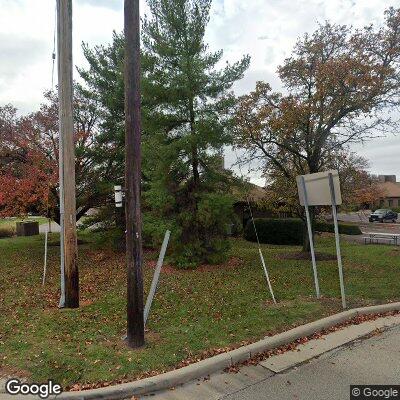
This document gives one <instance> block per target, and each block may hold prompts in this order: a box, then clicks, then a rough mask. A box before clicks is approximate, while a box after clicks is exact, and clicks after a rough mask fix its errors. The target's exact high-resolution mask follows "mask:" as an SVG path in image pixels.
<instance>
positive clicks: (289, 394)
mask: <svg viewBox="0 0 400 400" xmlns="http://www.w3.org/2000/svg"><path fill="white" fill-rule="evenodd" d="M362 384H364V385H369V384H376V385H378V384H379V385H389V384H397V385H399V384H400V327H399V326H397V327H396V328H393V329H391V330H389V331H386V332H384V333H382V334H380V335H377V336H373V337H372V338H370V339H364V340H361V341H358V342H355V343H352V344H351V345H349V346H346V347H344V348H340V349H338V350H334V351H331V352H329V353H326V354H324V355H322V356H321V357H319V358H318V359H314V360H312V361H311V362H309V363H307V364H303V365H301V366H300V367H297V368H296V369H292V370H290V371H289V372H286V373H283V374H277V375H273V376H270V377H267V379H265V380H263V381H261V382H258V383H256V384H254V385H251V386H249V387H246V388H244V389H242V390H239V391H237V392H235V393H233V394H229V395H226V396H224V397H222V398H223V399H224V400H290V399H295V400H313V399H315V400H338V399H349V398H350V385H362Z"/></svg>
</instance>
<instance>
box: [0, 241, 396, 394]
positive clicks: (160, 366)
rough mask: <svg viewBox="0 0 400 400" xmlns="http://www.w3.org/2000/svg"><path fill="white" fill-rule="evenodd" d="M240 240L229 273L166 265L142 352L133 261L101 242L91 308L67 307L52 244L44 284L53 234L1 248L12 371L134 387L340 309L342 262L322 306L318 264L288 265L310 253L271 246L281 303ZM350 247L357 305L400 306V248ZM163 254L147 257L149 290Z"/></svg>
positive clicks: (252, 249) (91, 267)
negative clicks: (130, 303)
mask: <svg viewBox="0 0 400 400" xmlns="http://www.w3.org/2000/svg"><path fill="white" fill-rule="evenodd" d="M92 237H93V236H92ZM53 238H54V240H55V239H56V237H55V236H54V235H53ZM84 238H85V239H87V240H90V237H89V236H86V235H85V237H84ZM232 242H233V243H232V252H231V257H232V258H231V260H230V262H228V263H227V264H226V265H224V266H215V267H211V266H208V267H207V266H205V267H202V268H200V269H198V270H196V271H176V270H174V269H173V268H171V267H167V268H165V270H164V273H163V274H162V275H161V280H160V285H159V292H158V293H157V297H156V299H155V302H154V303H153V309H152V312H151V315H150V319H149V323H148V331H147V333H146V340H147V343H146V347H145V348H143V349H141V350H138V351H134V350H130V349H128V348H127V347H126V346H125V345H124V343H123V342H122V340H121V337H122V336H123V334H124V331H125V307H126V303H125V266H124V255H123V254H117V253H113V252H112V251H110V250H108V249H106V248H99V247H98V245H96V244H94V243H90V242H89V243H86V244H84V245H82V246H80V256H79V266H80V277H81V308H80V309H78V310H58V309H57V304H58V296H59V293H58V290H59V274H58V270H59V267H58V263H59V260H58V251H59V247H55V246H51V247H50V254H49V266H48V281H47V283H46V286H45V287H42V286H41V274H42V268H43V264H42V259H43V237H33V238H14V239H2V240H0V274H1V275H0V375H1V373H8V374H11V373H13V374H16V373H20V374H22V375H25V376H26V377H28V379H30V380H31V381H36V382H42V381H47V379H49V378H52V379H54V380H55V381H56V382H59V383H61V384H62V385H64V387H72V386H73V385H74V384H76V383H79V384H101V383H103V384H104V383H105V382H107V383H109V382H120V381H126V380H131V379H134V378H138V377H143V376H148V375H150V374H154V373H156V372H161V371H166V370H168V369H171V368H174V367H175V366H177V365H181V363H182V361H184V360H188V359H193V358H196V357H199V356H200V357H203V356H205V355H207V354H212V351H211V352H210V351H209V350H211V349H213V351H215V349H221V348H225V347H227V348H228V347H232V346H238V345H240V344H242V343H244V342H247V341H254V340H257V339H259V338H262V337H264V336H265V335H269V334H273V333H276V332H279V331H283V330H286V329H288V328H291V327H293V326H296V325H300V324H302V323H305V322H307V321H311V320H315V319H318V318H320V317H322V316H326V315H328V314H332V313H334V312H337V311H339V310H340V304H341V302H340V289H339V279H338V272H337V265H336V262H335V261H320V262H318V269H319V275H320V286H321V292H322V294H323V296H324V298H323V299H322V300H321V301H317V300H316V299H315V296H314V286H313V276H312V268H311V263H310V262H309V261H307V260H283V259H281V258H282V256H284V255H285V254H288V253H290V252H296V251H299V250H300V249H299V248H298V247H281V246H266V245H265V246H263V250H264V255H265V257H266V261H267V264H268V266H269V268H270V274H271V279H272V284H273V287H274V289H275V295H276V297H277V299H278V301H279V303H278V305H276V306H275V305H273V304H272V303H271V301H270V296H269V293H268V290H267V286H266V283H265V279H264V277H263V271H262V268H261V265H260V261H259V258H258V252H257V248H256V246H255V245H254V244H252V243H248V242H245V241H243V240H232ZM317 249H318V251H319V252H325V253H330V254H334V253H335V248H334V239H333V238H332V237H324V238H319V239H318V241H317ZM342 251H343V256H344V260H343V261H344V269H345V282H346V290H347V294H348V303H349V307H353V306H359V305H366V304H375V303H384V302H387V301H389V300H399V299H400V257H399V256H400V251H399V250H398V249H396V248H394V247H391V246H385V245H380V246H373V245H371V246H363V245H357V244H352V243H345V242H343V248H342ZM156 256H157V255H156V254H155V253H146V263H145V288H146V290H147V289H148V288H149V285H150V280H151V277H152V273H153V269H152V266H154V261H153V260H154V259H155V258H156ZM217 351H219V350H217ZM87 387H89V386H87Z"/></svg>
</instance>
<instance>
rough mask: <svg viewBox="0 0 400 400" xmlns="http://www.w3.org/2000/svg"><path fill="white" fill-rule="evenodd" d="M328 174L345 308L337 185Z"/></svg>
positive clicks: (341, 290) (344, 297) (344, 306)
mask: <svg viewBox="0 0 400 400" xmlns="http://www.w3.org/2000/svg"><path fill="white" fill-rule="evenodd" d="M328 176H329V188H330V190H331V198H332V215H333V223H334V226H335V239H336V254H337V261H338V268H339V280H340V292H341V295H342V306H343V308H346V293H345V290H344V278H343V265H342V254H341V251H340V240H339V225H338V219H337V209H336V195H335V185H334V183H333V175H332V174H329V175H328Z"/></svg>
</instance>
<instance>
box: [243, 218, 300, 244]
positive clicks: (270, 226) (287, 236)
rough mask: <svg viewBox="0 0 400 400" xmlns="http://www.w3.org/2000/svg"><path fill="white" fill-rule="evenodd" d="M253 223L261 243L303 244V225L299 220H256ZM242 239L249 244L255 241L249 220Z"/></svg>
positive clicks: (252, 227)
mask: <svg viewBox="0 0 400 400" xmlns="http://www.w3.org/2000/svg"><path fill="white" fill-rule="evenodd" d="M254 223H255V225H256V229H257V233H258V237H259V239H260V242H261V243H265V244H289V245H301V244H302V243H303V230H304V224H303V221H302V220H301V219H295V218H292V219H272V218H271V219H270V218H257V219H255V220H254ZM244 238H245V239H246V240H248V241H250V242H256V241H257V238H256V234H255V231H254V226H253V222H252V221H251V220H250V221H248V222H247V225H246V228H245V230H244Z"/></svg>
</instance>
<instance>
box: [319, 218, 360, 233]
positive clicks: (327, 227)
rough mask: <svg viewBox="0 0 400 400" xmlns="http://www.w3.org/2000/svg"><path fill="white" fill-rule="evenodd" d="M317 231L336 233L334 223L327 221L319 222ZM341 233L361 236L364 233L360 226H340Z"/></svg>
mask: <svg viewBox="0 0 400 400" xmlns="http://www.w3.org/2000/svg"><path fill="white" fill-rule="evenodd" d="M315 230H316V231H317V232H332V233H333V232H335V227H334V225H333V223H331V222H326V221H317V222H316V223H315ZM339 233H341V234H343V235H361V234H362V232H361V230H360V228H359V227H358V225H350V224H339Z"/></svg>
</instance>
